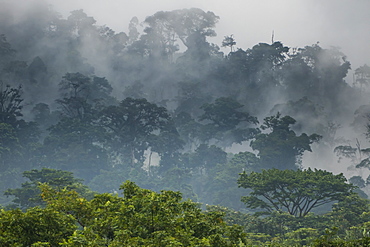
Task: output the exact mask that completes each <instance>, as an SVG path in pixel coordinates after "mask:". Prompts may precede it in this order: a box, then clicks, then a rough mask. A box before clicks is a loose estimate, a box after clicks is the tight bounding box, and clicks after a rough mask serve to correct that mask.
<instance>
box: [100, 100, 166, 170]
mask: <svg viewBox="0 0 370 247" xmlns="http://www.w3.org/2000/svg"><path fill="white" fill-rule="evenodd" d="M171 123H172V122H171V117H170V115H169V114H168V112H167V110H166V108H164V107H159V106H157V105H156V104H152V103H150V102H148V101H147V100H146V99H133V98H126V99H124V100H122V101H121V102H120V104H119V105H118V106H108V107H106V108H105V109H104V110H103V111H102V113H101V116H100V119H99V124H100V125H101V126H102V127H104V128H105V129H106V131H107V132H108V133H110V136H109V139H108V140H107V141H108V142H107V145H109V146H110V148H112V151H115V152H118V154H123V155H124V156H125V158H126V159H127V160H128V161H129V163H130V164H131V165H132V166H133V165H134V164H135V163H136V162H140V163H142V162H143V161H144V159H145V157H144V151H146V150H147V149H148V148H149V147H151V146H152V145H153V144H154V143H153V141H152V140H155V139H156V137H158V135H160V133H161V132H162V131H165V130H168V127H169V125H170V124H171Z"/></svg>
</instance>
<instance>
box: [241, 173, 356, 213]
mask: <svg viewBox="0 0 370 247" xmlns="http://www.w3.org/2000/svg"><path fill="white" fill-rule="evenodd" d="M346 182H347V179H346V178H345V177H344V176H343V174H338V175H334V174H332V173H331V172H328V171H324V170H317V169H314V170H311V169H310V168H309V169H306V170H279V169H269V170H263V171H262V172H260V173H258V172H251V173H249V174H248V173H246V172H244V173H241V174H240V177H239V179H238V185H239V187H243V188H245V189H251V190H252V192H251V193H250V194H249V196H244V197H243V198H242V201H243V202H244V203H245V204H246V206H247V207H250V208H261V209H262V210H267V212H270V213H271V212H273V211H274V210H276V211H287V212H288V213H289V214H291V215H294V216H296V217H304V216H306V215H307V214H308V213H309V212H310V211H311V210H312V209H314V208H316V207H319V206H321V205H324V204H326V203H329V202H333V201H336V200H339V199H341V198H343V197H344V196H347V195H349V194H350V193H351V192H352V190H353V189H354V188H355V187H354V186H353V185H351V184H348V183H346Z"/></svg>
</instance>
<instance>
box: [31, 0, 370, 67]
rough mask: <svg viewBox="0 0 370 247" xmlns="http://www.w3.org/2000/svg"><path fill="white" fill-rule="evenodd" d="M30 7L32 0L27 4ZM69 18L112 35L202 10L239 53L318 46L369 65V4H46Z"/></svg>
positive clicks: (58, 0)
mask: <svg viewBox="0 0 370 247" xmlns="http://www.w3.org/2000/svg"><path fill="white" fill-rule="evenodd" d="M30 1H31V2H32V0H30ZM45 1H47V2H48V3H50V4H51V5H52V6H53V8H54V9H55V10H56V11H57V12H60V13H61V14H62V15H63V17H67V16H68V15H69V12H70V11H72V10H76V9H83V10H84V11H85V13H87V14H88V15H89V16H92V17H94V18H95V19H96V20H97V24H98V25H107V26H108V27H110V28H112V29H113V30H114V31H116V32H120V31H124V32H126V31H127V29H128V23H129V21H130V20H131V18H132V17H134V16H136V17H138V18H139V21H144V19H145V17H147V16H150V15H153V14H154V13H156V12H157V11H171V10H175V9H182V8H192V7H195V8H201V9H203V10H204V11H212V12H214V13H215V14H216V15H218V16H219V17H220V20H219V23H218V24H217V26H216V32H217V37H216V38H213V39H212V40H210V41H211V42H213V43H216V44H217V45H219V46H220V44H221V41H222V39H223V37H224V36H226V35H231V34H233V35H234V37H235V39H236V42H237V47H239V48H242V49H247V48H251V47H253V45H255V44H258V43H260V42H265V43H270V42H271V37H272V32H274V40H275V41H281V42H283V44H285V45H287V46H289V47H304V46H306V45H312V44H315V43H317V42H319V44H320V46H322V47H323V48H330V47H331V46H335V47H339V48H340V49H341V51H342V52H343V53H344V54H345V55H347V58H348V60H349V61H350V62H351V63H352V68H353V69H356V68H357V67H359V66H361V65H363V64H365V63H367V64H370V14H369V10H370V0H279V1H276V0H230V1H225V0H186V1H184V0H155V1H153V0H135V1H134V0H104V1H102V0H45Z"/></svg>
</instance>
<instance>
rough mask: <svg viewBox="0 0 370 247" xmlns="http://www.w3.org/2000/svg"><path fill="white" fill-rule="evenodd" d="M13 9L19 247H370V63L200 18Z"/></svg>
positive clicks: (9, 30)
mask: <svg viewBox="0 0 370 247" xmlns="http://www.w3.org/2000/svg"><path fill="white" fill-rule="evenodd" d="M1 6H2V7H1ZM10 6H11V7H10ZM0 7H1V8H0V9H1V10H0V245H1V246H9V247H10V246H76V247H77V246H215V247H216V246H368V245H369V244H370V207H369V206H370V204H369V201H368V195H369V193H370V190H369V188H370V176H369V174H370V170H369V169H370V143H369V138H370V103H369V96H370V67H369V66H368V65H366V64H362V65H359V66H358V67H353V65H352V64H351V61H349V60H348V59H347V56H346V54H344V53H343V52H342V51H341V49H340V48H338V47H334V46H331V47H323V46H321V45H320V43H319V42H317V43H314V44H307V45H305V46H302V47H288V46H286V45H285V44H284V42H283V41H279V40H276V38H275V37H274V34H273V35H272V37H271V42H261V43H257V44H255V45H253V46H252V47H249V48H241V47H239V46H238V40H237V38H236V37H235V36H234V35H233V34H229V35H226V36H224V37H223V38H222V42H220V43H213V42H212V41H211V40H213V39H212V38H214V37H217V33H216V27H217V25H218V24H219V23H220V22H222V19H221V18H220V17H219V16H218V15H217V13H214V12H212V11H207V10H203V9H200V8H186V9H174V10H167V11H158V12H155V13H152V15H150V16H147V17H146V18H145V19H144V20H139V19H138V18H137V17H132V19H131V21H130V22H129V23H127V27H128V28H127V30H128V31H127V32H117V31H115V30H113V29H111V28H110V27H108V26H106V25H99V24H97V20H95V18H94V17H93V16H90V15H88V14H87V13H85V12H84V10H82V9H77V10H73V11H71V12H70V13H69V15H68V16H67V17H63V16H62V15H61V14H59V13H58V12H57V11H56V10H54V8H52V7H51V6H50V5H48V4H46V3H44V2H39V3H38V4H37V5H35V7H34V8H32V9H29V10H28V11H23V12H22V13H23V14H22V15H21V16H17V15H15V14H14V13H13V12H12V11H13V10H14V9H15V10H16V9H17V8H18V6H16V5H14V4H11V3H9V2H7V1H4V2H1V1H0ZM19 8H20V7H19ZM10 10H12V11H10ZM15 10H14V11H15ZM359 49H360V48H359ZM368 59H370V58H368Z"/></svg>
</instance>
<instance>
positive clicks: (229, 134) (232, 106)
mask: <svg viewBox="0 0 370 247" xmlns="http://www.w3.org/2000/svg"><path fill="white" fill-rule="evenodd" d="M242 107H243V105H242V104H240V103H239V102H238V101H236V100H234V99H232V98H226V97H222V98H218V99H216V100H215V103H213V104H204V105H202V106H201V109H203V110H204V114H203V115H201V116H200V118H199V119H200V120H201V121H208V122H210V123H208V124H206V126H205V128H206V129H210V130H211V131H210V133H209V134H210V136H209V137H208V139H212V138H216V139H219V140H225V139H226V140H228V141H229V142H230V143H229V145H230V146H231V145H232V144H233V143H234V142H236V143H241V142H243V141H245V140H248V139H250V138H251V137H252V136H253V134H256V133H255V132H256V131H255V129H252V128H250V126H249V125H251V124H257V123H258V121H257V118H256V117H253V116H250V115H249V114H248V113H247V112H243V111H241V108H242ZM229 145H227V146H229Z"/></svg>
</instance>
